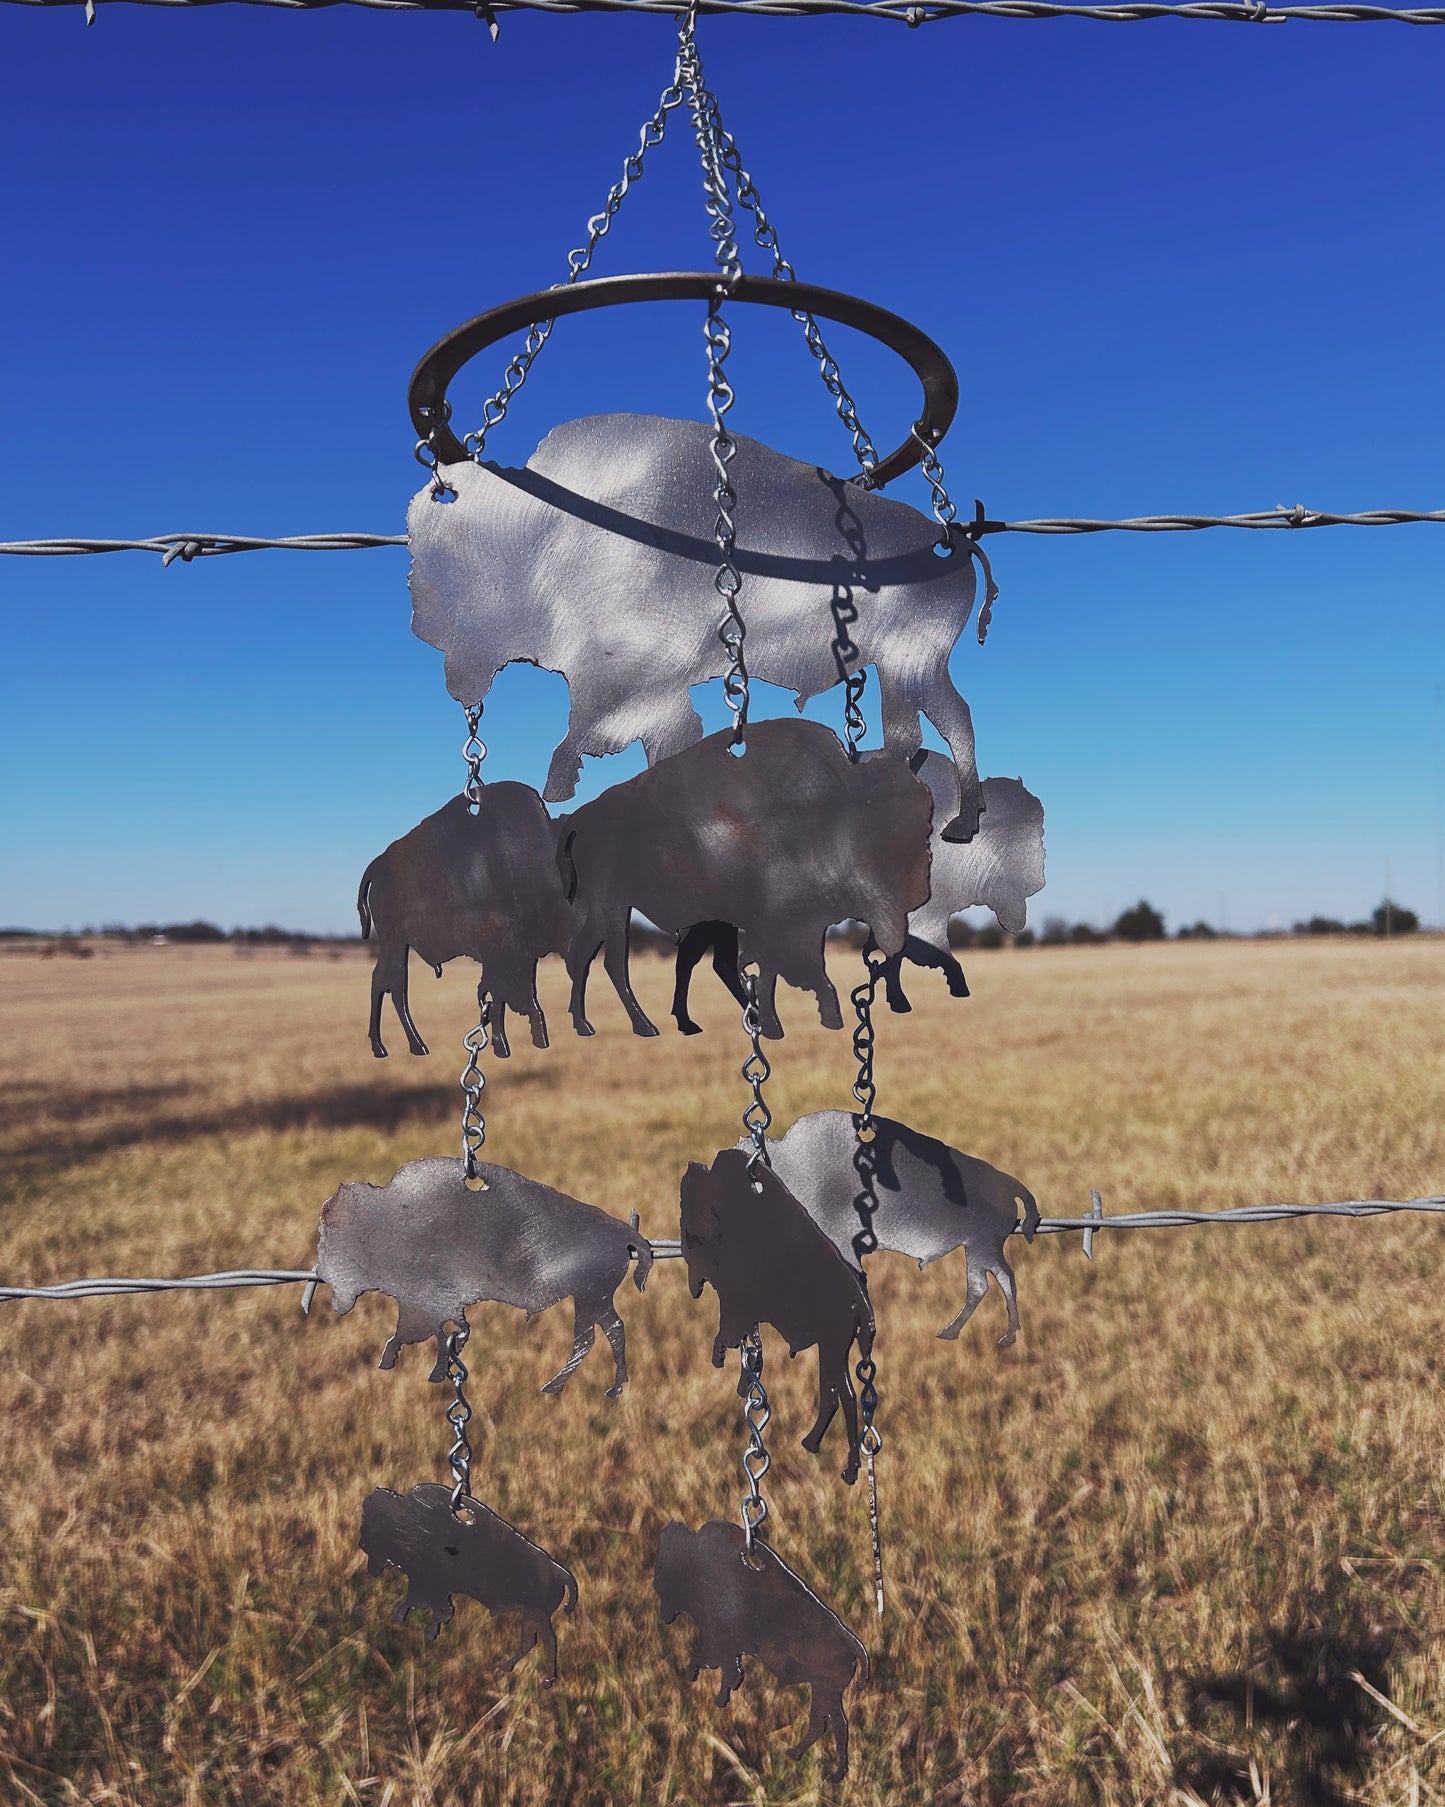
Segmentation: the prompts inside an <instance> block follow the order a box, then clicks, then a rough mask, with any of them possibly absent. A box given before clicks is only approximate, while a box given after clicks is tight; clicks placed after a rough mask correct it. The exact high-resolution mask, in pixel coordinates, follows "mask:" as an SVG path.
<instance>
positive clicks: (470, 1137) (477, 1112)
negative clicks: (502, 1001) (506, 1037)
mask: <svg viewBox="0 0 1445 1807" xmlns="http://www.w3.org/2000/svg"><path fill="white" fill-rule="evenodd" d="M491 1020H492V1000H491V999H490V998H489V997H488V996H487V993H486V980H485V979H483V980H482V982H481V983H480V984H479V985H478V986H477V1023H476V1027H475V1028H474V1029H468V1031H467V1032H466V1034H465V1035H464V1036H463V1037H462V1046H463V1047H464V1048H465V1049H466V1051H467V1064H466V1066H465V1067H464V1068H463V1070H462V1077H461V1087H462V1098H463V1101H464V1102H463V1104H462V1177H463V1179H464V1180H465V1181H466V1183H467V1185H468V1186H471V1187H472V1188H473V1189H474V1190H476V1191H485V1190H486V1182H485V1181H484V1180H483V1179H482V1176H481V1165H480V1162H481V1153H482V1145H483V1143H484V1142H485V1141H486V1139H487V1120H486V1118H485V1117H484V1116H483V1115H482V1093H483V1092H484V1091H485V1090H486V1087H487V1080H486V1075H485V1074H484V1073H483V1072H482V1051H483V1049H484V1048H485V1047H486V1046H487V1043H488V1041H489V1040H490V1039H491V1038H490V1037H489V1036H488V1034H487V1028H488V1025H489V1024H490V1023H491Z"/></svg>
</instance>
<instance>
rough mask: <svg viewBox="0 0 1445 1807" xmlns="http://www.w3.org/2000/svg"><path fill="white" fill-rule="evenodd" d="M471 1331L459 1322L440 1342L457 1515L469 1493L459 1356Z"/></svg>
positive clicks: (467, 1413)
mask: <svg viewBox="0 0 1445 1807" xmlns="http://www.w3.org/2000/svg"><path fill="white" fill-rule="evenodd" d="M471 1334H472V1333H471V1330H470V1328H469V1327H468V1326H467V1325H466V1324H463V1325H462V1326H461V1328H460V1329H458V1330H452V1331H448V1333H447V1340H446V1343H445V1345H444V1348H445V1355H446V1378H447V1379H448V1380H449V1381H450V1382H451V1386H452V1393H453V1395H454V1397H453V1399H452V1402H451V1404H450V1405H449V1406H448V1407H447V1423H448V1424H449V1425H450V1426H451V1427H452V1446H451V1448H450V1449H449V1450H448V1451H447V1465H448V1466H449V1467H450V1469H451V1471H452V1511H453V1512H454V1513H455V1514H456V1516H457V1517H458V1518H460V1517H461V1515H462V1502H463V1501H464V1500H467V1499H470V1498H471V1497H472V1446H471V1444H470V1443H469V1442H468V1441H467V1426H468V1424H470V1423H471V1418H472V1408H471V1406H470V1405H469V1404H468V1403H467V1395H466V1381H467V1364H466V1363H465V1362H464V1361H463V1360H462V1350H463V1349H464V1348H465V1347H466V1344H467V1338H468V1337H469V1336H470V1335H471Z"/></svg>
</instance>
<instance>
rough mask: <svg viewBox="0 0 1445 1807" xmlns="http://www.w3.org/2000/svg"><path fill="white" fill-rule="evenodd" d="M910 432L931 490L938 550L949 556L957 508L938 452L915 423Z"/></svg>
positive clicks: (952, 547)
mask: <svg viewBox="0 0 1445 1807" xmlns="http://www.w3.org/2000/svg"><path fill="white" fill-rule="evenodd" d="M911 432H912V437H913V439H914V441H915V443H916V444H917V445H918V447H919V449H920V454H921V455H920V457H919V460H918V462H919V463H920V464H921V465H922V466H923V474H924V476H925V477H927V479H928V485H929V488H930V489H931V490H932V491H933V518H934V520H935V521H937V522H938V550H939V551H940V552H941V553H945V554H948V555H950V556H951V555H952V553H953V550H954V546H953V524H954V522H955V521H956V520H957V519H958V510H957V509H956V508H955V507H954V506H953V501H952V499H951V497H950V496H949V493H948V486H947V485H946V484H945V482H944V480H943V466H942V464H940V463H939V459H938V453H937V452H936V451H934V449H933V446H932V443H931V442H930V441H929V440H928V439H926V438H925V437H924V435H923V434H922V433H920V432H919V430H918V427H917V424H916V423H915V425H914V426H913V428H912V429H911Z"/></svg>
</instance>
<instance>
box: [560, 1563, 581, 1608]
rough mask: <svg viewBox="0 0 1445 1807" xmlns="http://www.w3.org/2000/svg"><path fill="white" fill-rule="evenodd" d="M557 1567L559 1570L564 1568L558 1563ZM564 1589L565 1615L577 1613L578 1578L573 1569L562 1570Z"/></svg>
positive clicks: (563, 1605)
mask: <svg viewBox="0 0 1445 1807" xmlns="http://www.w3.org/2000/svg"><path fill="white" fill-rule="evenodd" d="M557 1566H558V1568H562V1565H561V1563H558V1565H557ZM562 1587H563V1594H562V1601H563V1604H562V1610H563V1612H564V1613H574V1612H576V1610H577V1577H576V1576H575V1575H574V1574H573V1573H572V1571H571V1569H562Z"/></svg>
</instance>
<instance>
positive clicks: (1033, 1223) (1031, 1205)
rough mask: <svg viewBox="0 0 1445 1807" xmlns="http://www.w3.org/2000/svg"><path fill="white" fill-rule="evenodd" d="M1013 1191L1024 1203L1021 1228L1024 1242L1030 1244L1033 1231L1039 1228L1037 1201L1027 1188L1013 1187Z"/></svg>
mask: <svg viewBox="0 0 1445 1807" xmlns="http://www.w3.org/2000/svg"><path fill="white" fill-rule="evenodd" d="M1014 1190H1015V1191H1016V1192H1017V1194H1018V1196H1019V1197H1020V1198H1021V1199H1022V1200H1023V1201H1024V1220H1023V1226H1022V1228H1023V1233H1024V1241H1025V1242H1032V1241H1033V1239H1034V1231H1035V1230H1036V1229H1038V1227H1039V1206H1038V1200H1037V1199H1036V1198H1035V1197H1034V1195H1033V1193H1032V1192H1030V1191H1029V1189H1028V1187H1027V1186H1015V1188H1014Z"/></svg>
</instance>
